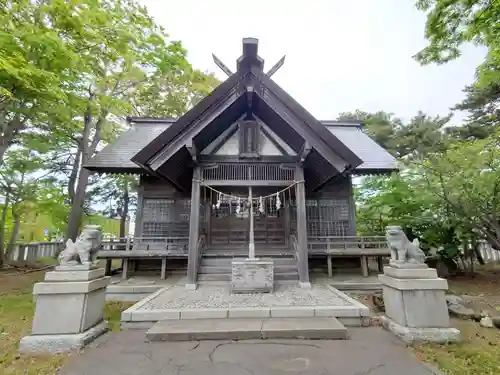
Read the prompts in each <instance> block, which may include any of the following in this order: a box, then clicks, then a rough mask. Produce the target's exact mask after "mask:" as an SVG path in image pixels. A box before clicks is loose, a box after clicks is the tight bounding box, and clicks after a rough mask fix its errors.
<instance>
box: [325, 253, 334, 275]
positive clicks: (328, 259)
mask: <svg viewBox="0 0 500 375" xmlns="http://www.w3.org/2000/svg"><path fill="white" fill-rule="evenodd" d="M326 263H327V266H328V277H329V278H330V279H331V278H332V277H333V267H332V256H331V255H330V254H328V255H327V256H326Z"/></svg>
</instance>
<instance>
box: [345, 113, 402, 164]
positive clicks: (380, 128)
mask: <svg viewBox="0 0 500 375" xmlns="http://www.w3.org/2000/svg"><path fill="white" fill-rule="evenodd" d="M338 120H339V121H349V120H351V121H352V120H354V121H363V122H364V123H365V128H364V130H365V131H366V132H367V133H368V134H369V135H370V136H371V137H372V138H373V139H374V140H375V141H376V142H377V143H378V144H380V145H381V146H382V147H384V148H385V149H386V150H387V151H389V152H390V153H391V154H392V155H394V156H397V155H398V150H397V142H396V139H395V134H396V132H397V130H398V129H399V128H400V127H402V126H403V123H402V121H401V120H400V119H398V118H396V117H394V114H393V113H388V112H384V111H379V112H376V113H368V112H364V111H361V110H359V109H357V110H356V111H354V112H343V113H341V114H340V115H339V116H338Z"/></svg>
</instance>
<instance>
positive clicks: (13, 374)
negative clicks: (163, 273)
mask: <svg viewBox="0 0 500 375" xmlns="http://www.w3.org/2000/svg"><path fill="white" fill-rule="evenodd" d="M44 274H45V272H32V273H26V274H18V273H17V272H14V271H12V270H9V271H0V374H2V375H21V374H23V375H31V374H33V375H35V374H38V375H49V374H50V375H52V374H55V373H56V370H57V369H58V368H59V367H60V366H61V365H62V364H63V363H64V362H65V361H66V360H67V358H68V357H69V356H68V355H56V356H37V357H32V356H19V355H18V346H19V340H20V339H21V338H22V337H23V336H25V335H28V334H29V333H30V330H31V322H32V318H33V313H34V307H35V305H34V301H33V296H32V294H31V293H32V290H33V284H34V283H36V282H38V281H42V280H43V277H44ZM130 305H131V304H130V303H120V302H109V303H106V306H105V309H104V311H105V319H106V320H108V322H109V325H110V329H111V330H113V331H117V330H119V329H120V313H121V311H123V310H125V309H126V308H128V307H129V306H130Z"/></svg>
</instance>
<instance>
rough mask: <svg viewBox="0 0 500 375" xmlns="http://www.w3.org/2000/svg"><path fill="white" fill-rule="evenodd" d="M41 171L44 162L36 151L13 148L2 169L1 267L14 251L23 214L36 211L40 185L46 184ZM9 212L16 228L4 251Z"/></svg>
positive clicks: (7, 155)
mask: <svg viewBox="0 0 500 375" xmlns="http://www.w3.org/2000/svg"><path fill="white" fill-rule="evenodd" d="M41 169H42V164H41V159H40V158H39V157H38V155H37V153H36V152H35V151H33V150H30V149H26V148H14V149H11V150H9V151H8V152H7V153H6V157H5V162H4V163H3V165H2V167H1V169H0V193H2V195H4V196H5V203H4V206H3V208H2V210H3V211H2V215H1V220H2V221H1V223H0V264H3V259H4V257H6V258H8V256H9V255H10V252H11V251H12V249H13V246H14V244H15V242H16V240H17V236H18V234H19V229H20V226H21V220H22V217H23V215H24V214H25V213H26V211H27V210H30V209H32V208H33V205H34V202H35V201H36V196H37V188H38V186H39V184H41V183H43V181H46V176H45V175H44V174H42V173H40V171H41ZM7 210H10V212H11V214H12V221H13V227H12V229H11V231H10V236H9V240H8V244H7V248H5V242H6V241H5V240H6V229H7V228H6V219H7Z"/></svg>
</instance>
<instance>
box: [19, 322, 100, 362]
mask: <svg viewBox="0 0 500 375" xmlns="http://www.w3.org/2000/svg"><path fill="white" fill-rule="evenodd" d="M107 331H108V323H107V322H106V321H102V322H101V323H99V324H97V325H96V326H94V327H92V328H89V329H88V330H86V331H84V332H82V333H77V334H69V335H31V336H25V337H23V338H22V339H21V341H20V343H19V351H20V352H21V353H23V354H57V353H65V352H70V351H73V350H79V349H81V348H83V347H84V346H85V345H87V344H89V343H90V342H92V341H93V340H95V339H96V338H97V337H99V336H101V335H102V334H104V333H106V332H107Z"/></svg>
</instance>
